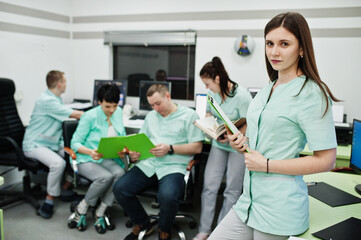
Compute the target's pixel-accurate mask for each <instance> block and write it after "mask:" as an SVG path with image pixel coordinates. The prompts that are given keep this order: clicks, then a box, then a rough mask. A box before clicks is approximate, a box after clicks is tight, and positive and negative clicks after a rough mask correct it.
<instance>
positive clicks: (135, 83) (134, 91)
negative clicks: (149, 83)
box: [128, 73, 151, 97]
mask: <svg viewBox="0 0 361 240" xmlns="http://www.w3.org/2000/svg"><path fill="white" fill-rule="evenodd" d="M141 80H151V78H150V77H149V75H148V74H146V73H133V74H129V75H128V96H134V97H138V96H139V83H140V81H141Z"/></svg>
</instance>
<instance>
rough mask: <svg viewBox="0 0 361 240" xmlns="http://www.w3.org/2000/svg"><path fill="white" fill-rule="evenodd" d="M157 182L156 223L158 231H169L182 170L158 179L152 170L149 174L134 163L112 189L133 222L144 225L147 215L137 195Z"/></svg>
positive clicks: (181, 180) (179, 191) (180, 194)
mask: <svg viewBox="0 0 361 240" xmlns="http://www.w3.org/2000/svg"><path fill="white" fill-rule="evenodd" d="M157 184H158V193H157V199H158V202H159V207H160V211H159V222H158V227H159V229H160V230H161V231H163V232H168V233H170V232H171V228H172V226H173V223H174V218H175V215H176V214H177V212H178V207H179V201H180V198H181V197H182V195H183V191H184V175H183V174H181V173H173V174H169V175H167V176H164V177H163V178H162V179H160V180H158V179H157V176H156V175H155V174H154V175H153V176H152V177H150V178H149V177H147V176H146V175H145V174H144V173H143V172H142V171H141V170H140V169H139V168H138V167H136V166H135V167H133V168H132V169H131V170H130V171H128V172H127V173H125V174H124V175H123V176H122V177H121V178H119V179H118V181H117V182H116V183H115V184H114V186H113V193H114V196H115V199H116V200H117V201H118V202H119V204H120V205H121V206H122V207H123V209H124V211H125V212H126V213H127V214H128V215H129V217H130V220H131V221H132V222H133V224H136V225H144V224H147V223H148V222H149V220H150V219H149V217H148V214H147V213H146V212H145V210H144V208H143V206H142V205H141V203H140V201H139V200H138V198H137V197H136V195H137V194H138V193H139V192H141V191H143V190H144V189H146V188H148V187H150V186H156V185H157Z"/></svg>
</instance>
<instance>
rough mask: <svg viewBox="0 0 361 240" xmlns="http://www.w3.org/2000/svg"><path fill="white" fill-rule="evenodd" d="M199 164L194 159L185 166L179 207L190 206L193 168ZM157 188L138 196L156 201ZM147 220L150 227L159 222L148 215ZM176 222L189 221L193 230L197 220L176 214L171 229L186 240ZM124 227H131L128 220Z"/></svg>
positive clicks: (151, 188) (157, 216) (157, 218)
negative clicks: (183, 188) (149, 221)
mask: <svg viewBox="0 0 361 240" xmlns="http://www.w3.org/2000/svg"><path fill="white" fill-rule="evenodd" d="M198 163H199V160H197V159H194V160H192V161H190V162H189V164H188V166H187V172H186V174H185V175H184V181H185V191H184V194H183V199H182V200H181V202H180V205H188V204H192V197H193V184H194V181H193V178H192V171H193V170H194V166H196V165H197V164H198ZM157 192H158V188H157V187H150V188H147V189H145V190H144V191H142V192H141V193H139V194H138V195H139V196H142V197H148V198H154V199H155V200H156V197H157ZM156 202H157V201H156ZM149 218H150V219H151V223H150V224H151V227H155V226H156V225H157V224H158V221H159V215H149ZM177 220H182V221H184V220H187V221H189V225H188V226H189V228H191V229H194V228H196V227H197V225H198V224H197V220H196V219H195V218H194V217H193V216H191V215H189V214H184V213H177V214H176V216H175V219H174V224H173V229H174V230H175V231H176V232H177V233H178V236H179V238H180V239H181V240H186V237H185V234H184V231H183V230H182V229H181V228H180V227H179V226H178V225H177ZM125 226H126V227H128V228H131V227H132V226H133V223H132V222H131V220H130V219H129V220H128V221H127V222H126V223H125ZM146 232H147V230H143V231H141V232H140V233H139V235H138V240H142V239H143V238H144V237H145V235H146Z"/></svg>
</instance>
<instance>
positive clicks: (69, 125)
mask: <svg viewBox="0 0 361 240" xmlns="http://www.w3.org/2000/svg"><path fill="white" fill-rule="evenodd" d="M78 124H79V121H78V120H67V121H64V122H63V123H62V127H63V139H64V152H65V161H66V171H67V172H68V173H69V174H71V175H72V176H74V188H76V189H81V190H83V191H84V189H87V188H88V187H89V185H90V184H91V180H89V179H87V178H86V177H84V176H82V175H81V174H78V173H77V162H76V154H75V152H74V151H73V150H72V149H71V148H70V142H71V139H72V137H73V134H74V132H75V130H76V128H77V126H78ZM70 157H71V159H72V160H71V161H72V164H70V161H69V159H70ZM80 196H81V195H80ZM83 197H84V195H83V196H82V197H81V199H83ZM79 200H80V199H79ZM77 204H78V201H74V202H72V203H71V204H70V211H71V212H74V211H75V207H76V205H77ZM94 211H95V208H93V209H92V212H93V214H94ZM104 218H105V221H106V222H107V224H106V225H107V229H108V230H113V229H115V225H114V224H112V223H111V222H110V219H109V214H108V211H106V216H105V217H104ZM69 219H73V215H71V216H70V217H69ZM69 219H68V226H69V227H70V228H74V227H75V226H72V225H69V224H70V223H69Z"/></svg>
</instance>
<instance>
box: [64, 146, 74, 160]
mask: <svg viewBox="0 0 361 240" xmlns="http://www.w3.org/2000/svg"><path fill="white" fill-rule="evenodd" d="M64 152H66V153H67V154H69V156H70V157H71V158H72V159H73V160H75V159H76V154H75V152H74V151H73V149H71V148H68V147H64Z"/></svg>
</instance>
